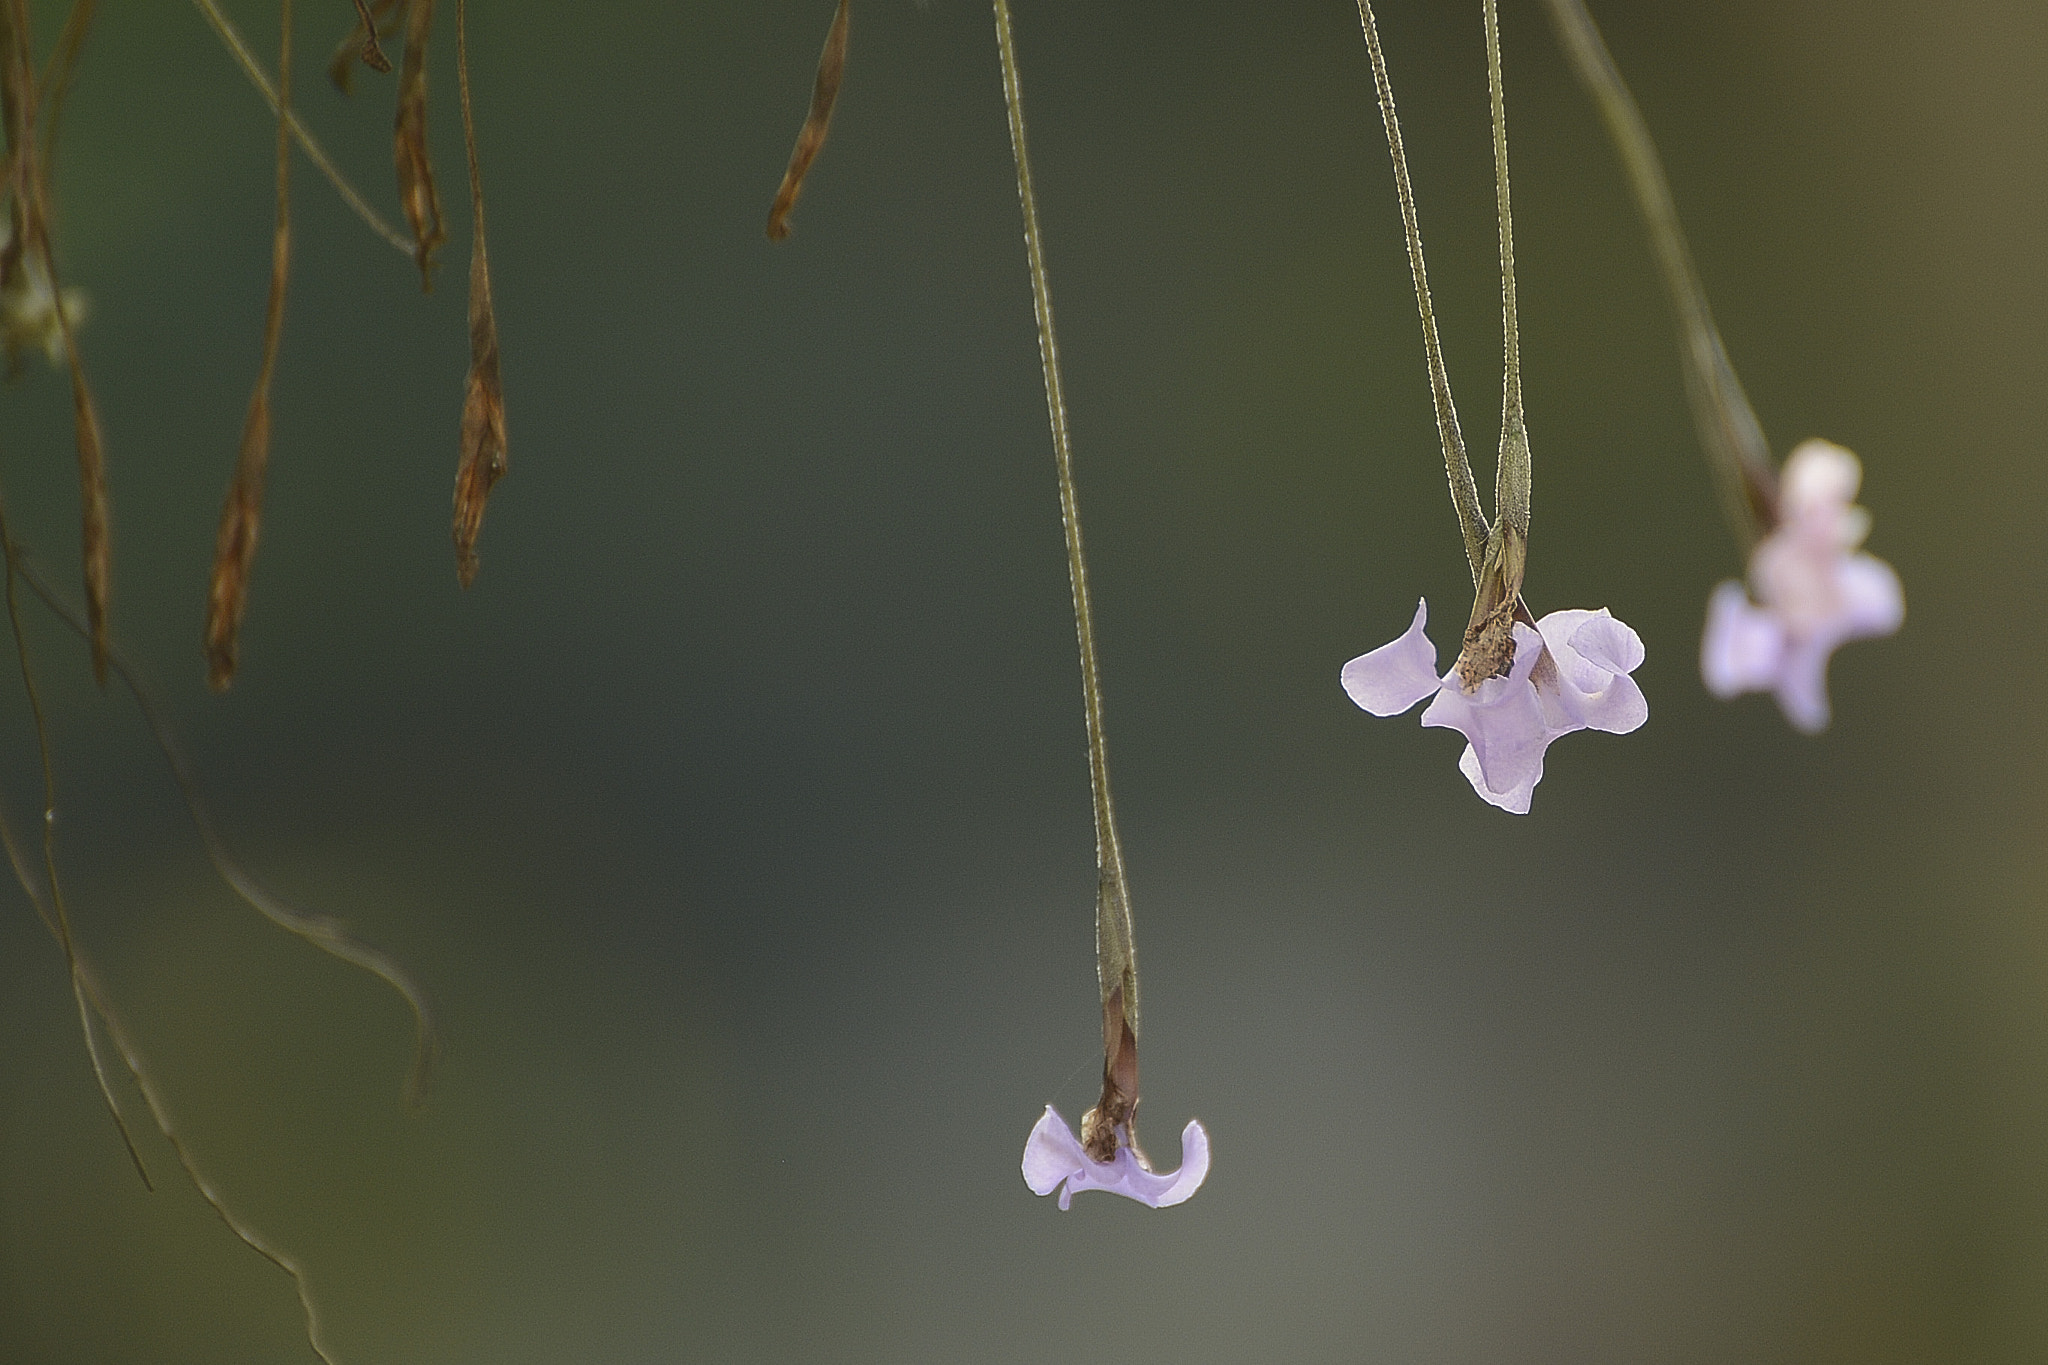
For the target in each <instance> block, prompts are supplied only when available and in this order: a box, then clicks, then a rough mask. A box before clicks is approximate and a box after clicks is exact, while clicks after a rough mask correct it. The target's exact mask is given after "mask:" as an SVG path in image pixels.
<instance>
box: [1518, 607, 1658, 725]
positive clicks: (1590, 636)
mask: <svg viewBox="0 0 2048 1365" xmlns="http://www.w3.org/2000/svg"><path fill="white" fill-rule="evenodd" d="M1537 628H1538V629H1539V630H1541V631H1542V632H1543V640H1544V643H1545V644H1546V645H1547V646H1548V647H1549V649H1550V656H1551V658H1552V659H1554V660H1555V661H1556V663H1557V671H1558V682H1559V686H1558V688H1557V696H1556V706H1557V710H1558V711H1559V712H1560V713H1561V715H1562V716H1563V717H1565V718H1566V721H1567V723H1566V724H1565V725H1564V726H1562V727H1560V728H1561V729H1563V730H1565V731H1567V732H1568V731H1570V730H1604V731H1605V732H1607V733H1608V734H1610V735H1625V734H1628V733H1629V732H1630V731H1632V730H1636V729H1639V728H1641V726H1642V724H1643V722H1644V721H1646V720H1648V719H1649V718H1650V704H1649V703H1648V702H1647V701H1645V700H1644V698H1643V690H1642V689H1641V688H1640V687H1638V686H1636V681H1635V679H1634V678H1631V677H1629V676H1628V675H1629V673H1630V672H1631V671H1632V670H1634V669H1635V668H1636V667H1637V666H1638V665H1640V664H1641V663H1642V661H1643V641H1642V637H1641V636H1639V635H1637V634H1636V633H1635V632H1634V631H1633V630H1630V629H1629V628H1628V627H1627V626H1625V625H1623V624H1622V623H1621V622H1619V621H1617V620H1615V619H1614V617H1613V616H1611V615H1609V614H1608V612H1607V611H1606V609H1605V608H1602V609H1601V610H1599V611H1554V612H1552V613H1551V614H1550V615H1548V616H1546V617H1544V618H1543V619H1542V620H1541V621H1539V622H1537ZM1542 690H1543V688H1542V687H1541V685H1540V684H1539V686H1538V691H1539V693H1540V692H1541V691H1542Z"/></svg>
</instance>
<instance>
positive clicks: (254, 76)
mask: <svg viewBox="0 0 2048 1365" xmlns="http://www.w3.org/2000/svg"><path fill="white" fill-rule="evenodd" d="M192 3H193V4H195V5H197V6H198V7H199V12H200V13H201V14H203V15H205V16H206V22H207V23H209V24H211V25H213V31H214V32H215V33H217V34H219V35H220V40H221V42H222V43H224V44H226V46H227V49H228V52H229V53H230V54H232V55H233V57H234V59H235V62H236V64H237V65H239V66H240V67H241V68H242V71H243V74H245V75H247V76H248V78H249V83H250V84H251V85H253V86H255V87H256V89H257V90H258V91H260V92H261V93H262V95H263V98H264V99H265V100H267V101H268V102H269V104H270V111H271V112H272V113H274V114H275V113H279V112H280V110H279V106H278V99H277V89H276V87H275V86H273V85H271V83H270V77H269V76H267V75H265V74H264V72H263V67H262V65H261V64H260V63H259V62H258V61H257V60H256V54H255V53H253V52H251V51H250V50H249V45H248V44H247V43H246V42H244V41H242V35H241V32H240V30H238V29H237V28H236V27H235V24H234V21H233V20H232V19H230V18H228V16H227V15H226V14H224V13H223V12H222V11H221V8H220V6H219V5H218V4H216V3H215V2H214V0H192ZM285 117H287V118H289V119H290V121H291V130H292V136H294V137H296V138H297V139H298V140H299V146H301V147H303V148H305V149H306V159H307V160H308V161H310V162H312V163H313V165H314V166H315V167H316V168H317V169H318V170H319V172H320V174H322V175H324V176H326V177H327V180H328V183H329V184H331V185H333V186H334V189H335V192H336V193H338V194H339V195H340V196H341V198H342V202H343V203H345V204H347V205H348V206H349V207H350V208H352V209H354V210H355V213H356V216H357V217H358V218H360V219H362V220H363V221H364V222H365V223H367V224H369V227H370V231H372V232H374V233H376V234H377V235H378V236H379V237H382V238H383V239H384V240H385V241H387V242H389V243H391V245H392V246H394V247H396V248H397V249H398V250H399V252H400V253H401V254H402V255H404V257H405V258H406V259H407V260H411V259H412V258H413V243H412V241H411V240H410V239H409V238H407V237H406V235H405V234H404V233H402V232H400V231H399V230H398V229H397V228H395V227H393V226H391V224H389V223H387V222H385V221H384V218H383V216H382V215H381V214H379V213H378V212H377V210H375V209H373V208H371V207H370V201H369V200H367V199H365V198H363V196H362V195H361V194H360V193H358V192H357V190H356V187H355V186H354V185H351V184H350V183H349V182H348V177H347V176H345V175H343V174H342V173H341V168H340V167H338V166H336V165H335V164H334V162H333V161H332V160H331V159H330V158H329V157H328V155H327V152H326V151H325V149H323V148H322V147H321V146H320V143H319V142H318V141H317V140H316V139H315V138H314V137H313V134H312V133H310V132H308V131H307V129H306V126H305V125H304V124H303V123H300V122H299V116H298V115H297V114H286V115H285Z"/></svg>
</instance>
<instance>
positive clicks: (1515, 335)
mask: <svg viewBox="0 0 2048 1365" xmlns="http://www.w3.org/2000/svg"><path fill="white" fill-rule="evenodd" d="M1486 84H1487V90H1488V93H1489V94H1490V95H1491V96H1492V102H1493V184H1494V212H1495V215H1496V216H1497V217H1498V218H1499V219H1500V312H1501V352H1502V358H1503V363H1502V366H1501V396H1500V465H1499V467H1498V468H1497V469H1496V470H1495V471H1494V488H1493V514H1494V515H1495V516H1497V517H1499V518H1500V519H1501V520H1502V521H1505V522H1506V523H1507V524H1508V525H1510V526H1512V527H1514V528H1515V529H1516V530H1517V531H1519V532H1521V533H1522V535H1523V536H1525V537H1526V536H1527V535H1528V534H1529V477H1530V454H1529V429H1528V426H1527V424H1526V423H1525V422H1524V421H1523V417H1522V334H1521V327H1520V324H1519V323H1518V321H1517V319H1516V317H1515V215H1514V211H1513V209H1512V208H1511V207H1510V206H1509V203H1508V111H1507V98H1506V95H1505V93H1504V91H1503V89H1502V85H1501V74H1500V16H1499V14H1498V13H1497V12H1496V10H1495V6H1494V0H1486Z"/></svg>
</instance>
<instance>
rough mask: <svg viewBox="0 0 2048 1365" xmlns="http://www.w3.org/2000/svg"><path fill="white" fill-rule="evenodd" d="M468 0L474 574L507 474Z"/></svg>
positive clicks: (467, 433) (465, 479)
mask: <svg viewBox="0 0 2048 1365" xmlns="http://www.w3.org/2000/svg"><path fill="white" fill-rule="evenodd" d="M467 10H468V0H455V74H456V80H457V82H458V84H459V87H460V89H461V93H462V148H463V152H464V154H465V155H466V156H467V158H468V160H469V204H470V213H471V215H472V218H473V222H472V230H473V232H474V234H475V235H474V236H473V237H472V238H471V239H470V249H469V378H468V381H467V384H466V387H465V389H464V392H463V396H462V452H461V458H460V462H459V463H458V464H457V465H456V469H455V575H456V577H457V578H458V579H459V580H460V581H461V583H462V586H463V587H465V588H466V587H468V586H469V585H470V584H471V583H472V582H474V581H475V580H476V570H477V559H476V538H477V534H478V532H479V531H481V530H482V528H483V521H484V504H485V503H486V502H487V501H489V499H490V496H491V488H492V486H493V485H494V484H496V483H497V482H498V480H499V479H501V478H503V477H504V476H505V391H504V387H503V385H502V384H501V383H500V380H499V375H498V315H497V313H496V312H495V311H494V310H493V309H492V307H491V265H490V257H489V253H488V252H487V251H486V249H485V245H484V182H483V174H482V172H481V171H480V170H479V169H478V167H477V157H476V119H475V116H474V115H473V113H472V112H471V109H470V101H469V28H468V14H467Z"/></svg>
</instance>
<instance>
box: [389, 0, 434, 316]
mask: <svg viewBox="0 0 2048 1365" xmlns="http://www.w3.org/2000/svg"><path fill="white" fill-rule="evenodd" d="M433 28H434V0H405V61H404V64H403V65H401V66H400V67H399V69H398V121H397V124H396V128H395V130H394V132H393V135H392V140H391V145H392V154H393V157H394V159H395V160H396V162H397V165H398V202H399V204H400V206H401V207H403V208H404V210H405V221H406V222H407V223H409V224H411V226H412V241H413V248H412V259H413V264H415V265H417V266H418V267H419V268H420V287H421V288H423V289H432V288H433V287H434V252H435V250H436V249H438V248H439V247H440V245H441V243H443V242H445V241H447V240H448V229H447V225H446V224H445V223H444V222H443V221H442V219H441V192H440V191H439V190H437V189H436V188H434V165H433V161H432V160H431V158H429V157H428V155H427V36H428V34H430V33H431V32H432V31H433Z"/></svg>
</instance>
